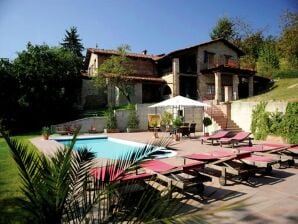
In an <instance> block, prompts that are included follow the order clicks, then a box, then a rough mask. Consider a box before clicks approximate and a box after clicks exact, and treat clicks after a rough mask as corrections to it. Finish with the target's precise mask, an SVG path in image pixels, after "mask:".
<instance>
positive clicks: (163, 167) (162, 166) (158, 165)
mask: <svg viewBox="0 0 298 224" xmlns="http://www.w3.org/2000/svg"><path fill="white" fill-rule="evenodd" d="M140 166H141V167H143V168H146V169H149V170H152V171H154V172H165V171H169V170H172V169H175V168H177V167H176V166H172V165H170V164H168V163H164V162H162V161H159V160H149V161H146V162H144V163H141V165H140Z"/></svg>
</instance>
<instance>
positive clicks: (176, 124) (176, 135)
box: [173, 116, 183, 141]
mask: <svg viewBox="0 0 298 224" xmlns="http://www.w3.org/2000/svg"><path fill="white" fill-rule="evenodd" d="M182 124H183V120H182V117H181V116H177V117H176V118H175V119H174V120H173V126H174V128H175V133H174V139H175V141H179V140H180V136H179V133H178V128H179V127H180V126H181V125H182Z"/></svg>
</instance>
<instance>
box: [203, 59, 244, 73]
mask: <svg viewBox="0 0 298 224" xmlns="http://www.w3.org/2000/svg"><path fill="white" fill-rule="evenodd" d="M220 65H224V66H225V67H230V68H240V63H239V60H238V59H234V58H229V59H228V60H226V58H225V57H221V56H217V57H216V56H215V57H214V59H213V60H210V59H208V60H207V62H206V63H201V65H200V68H201V70H202V69H211V68H215V67H218V66H220Z"/></svg>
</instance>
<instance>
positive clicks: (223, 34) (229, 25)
mask: <svg viewBox="0 0 298 224" xmlns="http://www.w3.org/2000/svg"><path fill="white" fill-rule="evenodd" d="M234 25H235V24H234V22H233V21H232V20H231V19H230V18H229V17H226V16H224V17H221V18H220V19H219V20H218V21H217V23H216V25H215V27H214V28H213V29H212V31H211V33H210V37H211V39H212V40H215V39H218V38H224V39H226V40H229V41H232V40H233V39H234V37H235V29H234Z"/></svg>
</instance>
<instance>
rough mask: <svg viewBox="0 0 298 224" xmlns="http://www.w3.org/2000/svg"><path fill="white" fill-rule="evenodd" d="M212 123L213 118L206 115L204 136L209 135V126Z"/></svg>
mask: <svg viewBox="0 0 298 224" xmlns="http://www.w3.org/2000/svg"><path fill="white" fill-rule="evenodd" d="M211 124H212V120H211V119H210V118H209V117H204V119H203V125H204V136H209V132H208V126H210V125H211Z"/></svg>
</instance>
